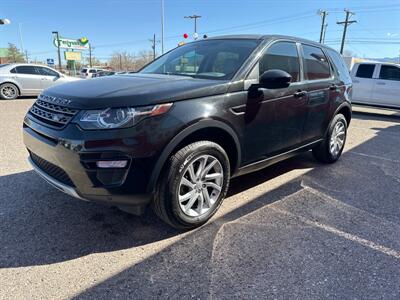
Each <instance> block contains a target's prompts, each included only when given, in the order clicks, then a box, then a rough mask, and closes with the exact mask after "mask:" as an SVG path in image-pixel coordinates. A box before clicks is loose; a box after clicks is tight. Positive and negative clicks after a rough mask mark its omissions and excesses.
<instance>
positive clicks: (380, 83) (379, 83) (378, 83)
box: [376, 81, 386, 85]
mask: <svg viewBox="0 0 400 300" xmlns="http://www.w3.org/2000/svg"><path fill="white" fill-rule="evenodd" d="M376 84H377V85H386V83H384V82H379V81H378V82H377V83H376Z"/></svg>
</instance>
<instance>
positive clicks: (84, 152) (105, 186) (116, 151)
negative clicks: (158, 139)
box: [23, 118, 156, 206]
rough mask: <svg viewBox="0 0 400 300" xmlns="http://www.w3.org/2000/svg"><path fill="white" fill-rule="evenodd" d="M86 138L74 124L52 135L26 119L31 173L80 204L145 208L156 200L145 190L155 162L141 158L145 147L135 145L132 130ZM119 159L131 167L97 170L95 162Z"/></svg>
mask: <svg viewBox="0 0 400 300" xmlns="http://www.w3.org/2000/svg"><path fill="white" fill-rule="evenodd" d="M85 134H88V133H86V132H82V131H81V130H80V129H79V128H77V126H76V125H74V124H70V125H68V126H67V127H66V128H65V129H63V130H59V131H54V130H52V129H49V128H46V127H43V126H42V125H40V124H37V123H35V122H33V121H32V120H30V119H29V118H26V119H25V122H24V128H23V139H24V143H25V145H26V147H27V149H28V151H29V153H30V157H29V160H30V163H31V164H32V166H33V169H34V170H35V171H36V172H37V173H38V174H39V175H40V176H41V177H42V178H43V179H45V180H46V181H47V182H48V183H50V184H51V185H53V186H54V187H56V188H57V189H59V190H61V191H63V192H64V193H67V194H69V195H71V196H73V197H75V198H79V199H81V200H87V201H96V202H105V203H108V204H113V205H123V206H145V205H147V204H148V203H149V202H150V201H151V199H152V193H151V192H148V190H147V185H148V178H149V177H150V172H149V170H151V169H152V164H153V161H155V160H156V157H155V156H143V155H142V156H141V157H140V155H139V154H140V151H141V152H143V144H142V145H140V143H134V141H133V139H132V138H131V135H132V132H129V131H128V130H125V131H119V132H114V133H112V132H107V133H104V135H102V136H95V137H93V136H92V135H90V134H88V135H87V136H85ZM140 146H141V147H140ZM137 148H138V149H139V150H138V149H137ZM153 150H154V149H153ZM147 153H154V151H153V152H151V151H149V152H147ZM115 158H124V159H126V160H128V162H129V163H128V165H127V167H126V168H123V169H100V168H97V167H96V163H95V162H96V160H112V159H115Z"/></svg>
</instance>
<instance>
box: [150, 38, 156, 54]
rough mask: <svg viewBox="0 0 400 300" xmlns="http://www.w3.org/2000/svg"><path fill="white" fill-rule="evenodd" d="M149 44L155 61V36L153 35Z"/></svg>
mask: <svg viewBox="0 0 400 300" xmlns="http://www.w3.org/2000/svg"><path fill="white" fill-rule="evenodd" d="M149 41H150V42H151V49H153V60H155V59H156V34H153V39H152V40H149Z"/></svg>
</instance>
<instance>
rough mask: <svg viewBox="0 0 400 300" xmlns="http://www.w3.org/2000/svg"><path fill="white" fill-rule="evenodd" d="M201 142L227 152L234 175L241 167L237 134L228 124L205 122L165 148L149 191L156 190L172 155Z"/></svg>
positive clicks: (156, 165)
mask: <svg viewBox="0 0 400 300" xmlns="http://www.w3.org/2000/svg"><path fill="white" fill-rule="evenodd" d="M199 140H209V141H212V142H216V143H218V144H219V145H221V147H223V148H224V150H225V151H226V153H227V155H228V157H229V162H230V165H231V172H232V174H233V173H234V172H235V171H236V169H237V168H238V167H239V166H240V158H241V147H240V142H239V138H238V136H237V134H236V133H235V131H234V130H233V129H232V128H231V127H230V126H229V125H227V124H225V123H223V122H221V121H217V120H204V121H199V122H197V123H196V124H193V125H191V126H189V127H187V128H185V129H184V130H182V131H181V132H180V133H179V134H177V135H176V136H175V137H174V138H173V139H172V140H171V141H170V142H169V143H168V145H167V146H166V147H165V148H164V150H163V151H162V153H161V155H160V157H159V158H158V160H157V162H156V164H155V167H154V168H153V172H152V174H151V176H150V179H149V183H148V185H147V191H148V192H150V193H152V192H154V190H155V187H156V183H157V180H158V178H159V176H160V174H161V172H162V170H163V168H164V166H165V163H166V162H167V160H168V158H169V157H170V156H171V154H173V153H175V152H176V151H178V150H179V149H181V148H183V147H184V146H186V145H188V144H191V143H192V142H195V141H199Z"/></svg>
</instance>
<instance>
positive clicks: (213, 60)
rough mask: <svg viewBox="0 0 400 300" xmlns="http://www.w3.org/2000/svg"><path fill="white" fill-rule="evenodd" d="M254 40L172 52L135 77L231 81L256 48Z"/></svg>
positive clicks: (199, 44) (213, 43) (196, 45)
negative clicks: (141, 75) (158, 76)
mask: <svg viewBox="0 0 400 300" xmlns="http://www.w3.org/2000/svg"><path fill="white" fill-rule="evenodd" d="M258 44H259V41H258V40H245V39H236V40H235V39H232V40H203V41H199V42H195V43H190V44H187V45H184V46H180V47H178V48H175V49H174V50H172V51H170V52H168V53H167V54H165V55H163V56H162V57H160V58H158V59H157V60H155V61H154V62H152V63H150V64H149V65H147V66H146V67H144V68H143V69H142V70H141V71H140V72H139V73H149V74H167V75H181V76H190V77H194V78H208V79H221V80H222V79H224V80H226V79H231V78H232V77H233V75H235V73H236V72H237V70H238V69H239V68H240V66H241V65H242V64H243V63H244V61H245V60H246V58H247V57H248V56H249V55H250V54H251V52H253V50H254V49H255V48H256V47H257V46H258Z"/></svg>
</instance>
